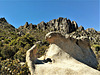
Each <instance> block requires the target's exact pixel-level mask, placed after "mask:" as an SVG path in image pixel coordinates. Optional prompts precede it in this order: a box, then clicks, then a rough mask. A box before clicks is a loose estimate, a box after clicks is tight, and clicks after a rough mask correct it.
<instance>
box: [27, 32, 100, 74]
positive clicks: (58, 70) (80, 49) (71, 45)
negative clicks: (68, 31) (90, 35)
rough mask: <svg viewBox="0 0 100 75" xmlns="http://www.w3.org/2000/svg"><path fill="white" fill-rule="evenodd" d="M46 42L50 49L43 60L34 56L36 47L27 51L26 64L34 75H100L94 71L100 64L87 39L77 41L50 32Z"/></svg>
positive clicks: (67, 36)
mask: <svg viewBox="0 0 100 75" xmlns="http://www.w3.org/2000/svg"><path fill="white" fill-rule="evenodd" d="M46 40H47V41H48V42H49V43H50V47H49V49H48V50H47V52H46V55H44V56H42V57H41V58H37V59H36V56H35V54H34V53H35V52H36V50H37V48H36V45H34V47H32V48H31V49H30V50H28V51H27V54H26V62H27V63H28V66H29V70H30V72H31V74H32V75H33V74H34V75H100V72H99V71H97V70H95V69H93V68H96V67H97V64H98V62H97V60H96V57H95V55H94V53H93V51H92V50H91V49H90V45H89V42H88V41H87V39H84V38H83V39H79V40H77V39H73V38H71V37H70V36H69V35H66V36H62V35H61V34H60V33H55V32H50V33H48V34H47V35H46ZM34 51H35V52H34ZM34 63H38V64H34ZM34 65H35V66H34ZM92 67H93V68H92Z"/></svg>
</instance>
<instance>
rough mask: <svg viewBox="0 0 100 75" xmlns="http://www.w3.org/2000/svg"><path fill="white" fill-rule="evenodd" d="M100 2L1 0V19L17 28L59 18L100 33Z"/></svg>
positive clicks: (82, 0) (97, 0)
mask: <svg viewBox="0 0 100 75" xmlns="http://www.w3.org/2000/svg"><path fill="white" fill-rule="evenodd" d="M99 3H100V1H99V0H81V1H80V0H48V1H46V0H42V1H41V0H37V1H35V0H24V1H23V0H20V1H19V0H14V1H12V0H9V1H7V0H0V10H1V11H2V12H0V18H2V17H5V18H6V20H7V22H8V23H9V24H11V25H13V26H14V27H15V28H18V27H19V26H23V25H24V24H25V23H26V22H28V23H32V24H39V23H40V22H41V21H44V22H49V21H50V20H52V19H57V18H59V17H63V18H67V19H70V20H71V21H73V20H74V21H76V22H77V24H78V26H80V25H82V26H83V27H84V28H85V29H87V28H94V29H96V30H97V31H100V21H99V17H100V15H99V11H100V10H99V7H100V6H99Z"/></svg>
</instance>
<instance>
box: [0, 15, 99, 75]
mask: <svg viewBox="0 0 100 75" xmlns="http://www.w3.org/2000/svg"><path fill="white" fill-rule="evenodd" d="M50 31H56V32H60V33H61V34H62V35H65V34H69V35H70V36H71V37H73V38H76V39H79V38H81V37H84V38H88V39H89V41H90V45H91V47H92V49H93V51H94V53H95V54H96V57H97V59H98V61H99V60H100V59H99V58H100V33H99V32H98V31H96V30H95V29H93V28H88V29H86V30H85V29H84V27H82V26H80V27H78V24H77V23H76V22H75V21H71V20H70V19H67V18H62V17H59V18H58V19H53V20H51V21H49V22H47V23H45V22H43V21H42V22H41V23H39V24H37V25H33V24H32V23H31V24H28V22H26V23H25V25H23V26H20V27H19V28H18V29H16V28H15V27H14V26H12V25H11V24H9V23H8V22H7V21H6V19H5V18H0V60H1V61H0V73H1V75H4V74H13V73H14V74H17V73H19V74H28V73H29V70H28V67H27V65H26V63H25V61H26V60H25V57H26V51H27V50H28V49H30V48H31V47H32V46H33V45H34V44H35V43H36V42H37V41H41V42H42V43H41V44H40V45H39V46H38V52H37V55H38V57H40V56H42V55H43V54H44V53H45V50H46V49H47V48H48V45H49V43H48V42H47V41H46V40H45V35H46V34H47V33H48V32H50ZM21 62H24V65H22V64H21ZM5 64H6V65H5ZM12 65H13V66H12ZM15 67H17V68H18V69H15ZM9 69H10V70H9ZM98 69H99V70H100V67H98Z"/></svg>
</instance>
